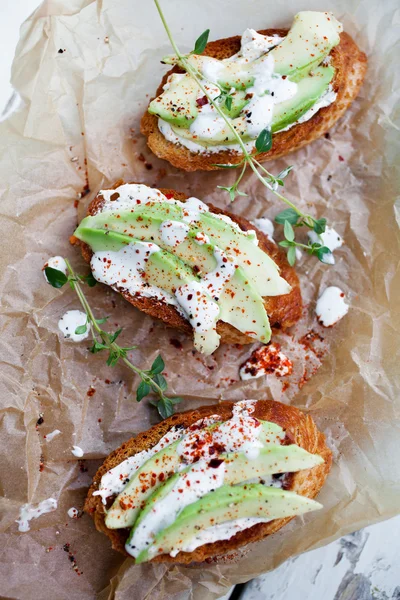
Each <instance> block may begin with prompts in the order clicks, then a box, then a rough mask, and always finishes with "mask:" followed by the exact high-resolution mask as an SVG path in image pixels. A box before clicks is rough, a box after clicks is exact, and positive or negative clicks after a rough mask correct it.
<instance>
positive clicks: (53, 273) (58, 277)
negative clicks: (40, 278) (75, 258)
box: [44, 267, 68, 289]
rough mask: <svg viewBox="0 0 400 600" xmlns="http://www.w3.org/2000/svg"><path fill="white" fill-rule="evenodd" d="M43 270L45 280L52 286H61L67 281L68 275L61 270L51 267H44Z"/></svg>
mask: <svg viewBox="0 0 400 600" xmlns="http://www.w3.org/2000/svg"><path fill="white" fill-rule="evenodd" d="M44 272H45V273H46V277H47V281H48V282H49V284H50V285H52V286H53V287H54V288H57V289H59V288H62V286H63V285H65V284H66V283H67V281H68V277H67V276H66V275H65V273H63V272H62V271H59V270H58V269H53V267H46V268H45V270H44Z"/></svg>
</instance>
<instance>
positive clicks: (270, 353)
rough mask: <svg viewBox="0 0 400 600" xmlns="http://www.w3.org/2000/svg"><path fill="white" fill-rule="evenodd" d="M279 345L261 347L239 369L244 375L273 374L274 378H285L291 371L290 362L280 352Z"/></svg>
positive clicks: (291, 365)
mask: <svg viewBox="0 0 400 600" xmlns="http://www.w3.org/2000/svg"><path fill="white" fill-rule="evenodd" d="M280 349H281V346H280V344H276V343H273V344H269V345H268V346H261V347H260V348H257V349H256V350H254V351H253V353H252V354H251V356H250V358H248V359H247V361H246V362H245V363H243V365H241V367H240V369H241V370H243V372H244V373H245V374H249V375H251V376H252V377H257V376H259V375H260V374H275V375H276V377H285V376H286V375H290V374H291V373H292V371H293V364H292V361H291V360H289V359H288V358H287V356H285V355H284V354H282V353H281V351H280Z"/></svg>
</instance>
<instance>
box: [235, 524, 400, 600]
mask: <svg viewBox="0 0 400 600" xmlns="http://www.w3.org/2000/svg"><path fill="white" fill-rule="evenodd" d="M238 588H239V586H238ZM238 588H236V590H235V591H234V593H233V596H234V598H235V600H239V599H240V600H400V516H398V517H395V518H393V519H390V520H389V521H384V522H382V523H378V524H377V525H372V526H371V527H367V528H366V529H363V530H362V531H358V532H356V533H353V534H350V535H346V536H344V537H343V538H341V539H339V540H337V541H335V542H332V543H331V544H329V545H328V546H324V547H323V548H318V549H317V550H312V551H311V552H307V553H305V554H302V555H301V556H298V557H296V558H293V559H290V560H288V561H287V562H286V563H284V564H283V565H281V566H280V567H278V568H277V569H275V570H274V571H272V572H270V573H266V574H265V575H263V576H261V577H258V578H257V579H254V580H253V581H251V582H250V583H248V584H247V585H246V586H244V587H243V588H242V589H238ZM231 597H232V596H231Z"/></svg>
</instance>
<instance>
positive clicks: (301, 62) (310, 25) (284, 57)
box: [271, 10, 342, 81]
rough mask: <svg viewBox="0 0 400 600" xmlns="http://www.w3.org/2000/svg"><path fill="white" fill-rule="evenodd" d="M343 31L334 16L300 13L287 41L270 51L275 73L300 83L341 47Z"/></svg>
mask: <svg viewBox="0 0 400 600" xmlns="http://www.w3.org/2000/svg"><path fill="white" fill-rule="evenodd" d="M341 31H342V26H341V24H340V23H339V21H337V20H336V19H335V17H334V16H333V15H332V14H331V13H326V12H317V11H311V10H310V11H304V12H299V13H298V14H297V15H296V16H295V18H294V21H293V24H292V27H291V28H290V31H289V33H288V34H287V36H286V38H285V39H284V40H283V42H282V43H281V44H279V45H278V46H276V47H275V48H273V49H272V50H271V54H272V56H273V57H274V70H275V72H276V73H279V74H280V75H286V76H288V77H290V79H291V81H299V80H300V79H301V78H302V77H304V76H305V75H308V74H309V73H310V71H312V70H313V69H314V68H315V67H316V65H319V64H320V63H321V61H322V60H323V59H324V58H325V57H326V56H328V54H329V52H330V51H331V50H332V48H333V47H334V46H337V45H338V44H339V42H340V32H341Z"/></svg>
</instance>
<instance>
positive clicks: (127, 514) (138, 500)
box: [105, 421, 288, 529]
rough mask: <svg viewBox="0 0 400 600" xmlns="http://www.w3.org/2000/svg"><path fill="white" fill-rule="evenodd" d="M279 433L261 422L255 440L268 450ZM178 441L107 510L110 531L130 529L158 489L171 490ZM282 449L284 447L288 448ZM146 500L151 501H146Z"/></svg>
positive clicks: (144, 467)
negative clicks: (171, 475)
mask: <svg viewBox="0 0 400 600" xmlns="http://www.w3.org/2000/svg"><path fill="white" fill-rule="evenodd" d="M220 424H221V423H220V422H216V423H213V424H212V425H210V426H209V427H206V429H207V430H209V431H212V430H213V429H215V428H216V427H218V426H219V425H220ZM282 431H283V430H282V428H281V427H280V426H279V425H276V424H275V423H270V422H266V421H261V431H260V435H259V437H258V439H259V440H260V441H261V443H263V444H264V445H266V448H268V443H270V442H269V438H270V436H271V435H273V434H275V435H276V434H279V433H281V432H282ZM181 442H182V439H180V440H178V441H176V442H173V443H172V444H170V445H169V446H167V447H166V448H163V449H162V450H160V451H159V452H157V453H156V454H154V455H153V456H152V457H151V458H149V460H147V461H146V462H145V463H144V464H143V465H142V466H141V467H140V468H139V469H138V470H137V471H136V472H135V473H134V475H133V476H132V478H131V479H130V481H129V483H128V484H127V485H126V486H125V488H124V490H123V491H122V492H121V493H120V494H119V495H118V496H117V498H116V499H115V500H114V503H113V504H112V506H111V508H110V510H108V511H107V515H106V519H105V522H106V525H107V527H108V528H109V529H121V528H123V527H132V526H133V525H134V524H135V522H136V519H137V517H138V515H139V513H140V514H142V512H144V511H145V510H146V511H147V508H148V507H149V506H152V505H153V500H152V499H153V498H155V497H156V493H157V492H158V490H161V487H162V489H163V490H164V491H163V492H162V493H163V494H164V493H166V491H169V490H170V489H171V487H168V486H170V483H169V482H170V480H171V479H172V477H170V478H168V477H169V475H170V474H173V473H174V472H175V471H176V470H177V468H178V466H179V465H180V464H181V458H180V456H179V454H178V453H177V448H178V446H179V444H180V443H181ZM284 447H285V448H287V447H288V446H284ZM189 468H190V467H189ZM187 470H188V469H186V470H185V471H187ZM276 472H278V471H276ZM149 498H151V499H150V500H149ZM159 498H161V496H160V497H159ZM148 500H149V501H148ZM147 501H148V502H147ZM146 514H147V513H146ZM141 518H142V519H143V518H144V517H141Z"/></svg>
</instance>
